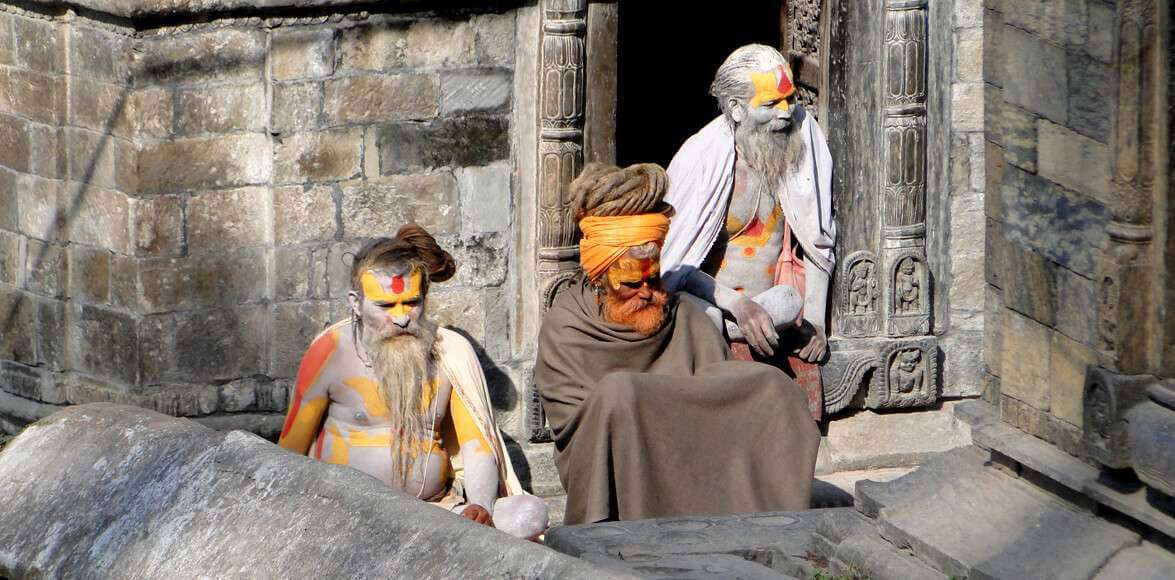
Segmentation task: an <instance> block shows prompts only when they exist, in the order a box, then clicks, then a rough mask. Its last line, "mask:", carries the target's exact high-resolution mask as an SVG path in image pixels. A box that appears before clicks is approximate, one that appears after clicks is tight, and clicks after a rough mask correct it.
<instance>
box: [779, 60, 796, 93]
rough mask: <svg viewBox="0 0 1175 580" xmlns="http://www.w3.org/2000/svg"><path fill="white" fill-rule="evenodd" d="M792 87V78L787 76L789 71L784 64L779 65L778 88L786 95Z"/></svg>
mask: <svg viewBox="0 0 1175 580" xmlns="http://www.w3.org/2000/svg"><path fill="white" fill-rule="evenodd" d="M792 88H793V87H792V84H791V79H789V78H787V72H785V71H784V70H783V65H779V86H778V87H776V90H778V91H779V92H780V93H782V94H785V95H786V94H788V93H789V92H790V91H791V90H792Z"/></svg>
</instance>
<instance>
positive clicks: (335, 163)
mask: <svg viewBox="0 0 1175 580" xmlns="http://www.w3.org/2000/svg"><path fill="white" fill-rule="evenodd" d="M362 159H363V132H362V130H360V129H358V128H356V129H343V130H332V131H322V132H314V133H294V134H290V135H283V136H281V137H280V138H278V139H277V140H276V143H275V145H274V161H273V179H274V182H275V183H299V184H301V183H306V182H318V181H340V180H344V179H352V178H355V177H358V176H359V174H360V172H361V171H362Z"/></svg>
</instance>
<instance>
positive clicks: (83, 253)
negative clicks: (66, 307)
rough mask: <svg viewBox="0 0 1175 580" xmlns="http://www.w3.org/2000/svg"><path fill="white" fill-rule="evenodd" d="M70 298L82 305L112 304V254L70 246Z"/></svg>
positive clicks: (74, 245)
mask: <svg viewBox="0 0 1175 580" xmlns="http://www.w3.org/2000/svg"><path fill="white" fill-rule="evenodd" d="M67 254H68V256H69V297H70V299H72V300H76V301H78V302H81V303H98V304H106V303H108V302H110V252H109V251H107V250H103V249H99V248H91V247H87V246H82V245H78V244H72V245H70V246H69V251H68V252H67Z"/></svg>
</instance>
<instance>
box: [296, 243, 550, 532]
mask: <svg viewBox="0 0 1175 580" xmlns="http://www.w3.org/2000/svg"><path fill="white" fill-rule="evenodd" d="M455 270H456V265H455V264H454V262H453V258H452V256H450V255H449V254H448V252H445V251H444V250H442V249H441V248H440V246H438V245H437V242H436V240H434V239H433V237H432V236H431V235H429V234H428V232H426V231H424V230H423V229H422V228H420V227H419V226H416V225H414V224H409V225H407V226H404V227H403V228H401V229H400V231H399V233H398V234H397V235H396V237H395V238H379V239H376V240H374V241H372V242H369V243H368V244H367V245H365V246H364V247H363V248H362V249H361V250H360V251H359V253H358V254H357V255H356V256H355V261H354V263H353V265H352V267H351V292H350V294H349V298H350V302H351V310H352V314H351V319H350V320H345V321H342V322H338V323H336V324H334V325H333V326H331V327H329V328H327V329H326V330H325V331H324V332H323V333H322V334H320V335H319V336H318V337H317V338H315V339H314V341H313V342H312V343H311V345H310V348H309V350H307V352H306V355H305V356H304V357H303V359H302V364H301V367H299V369H298V378H297V383H296V386H295V393H294V396H293V399H292V401H291V403H290V409H289V412H288V413H287V416H286V421H285V425H284V427H283V428H282V433H281V438H280V439H279V441H278V444H279V445H281V446H282V447H285V448H286V449H289V450H291V451H295V452H297V453H302V454H309V455H310V456H311V457H314V458H316V459H319V460H322V461H326V462H328V463H335V464H339V465H348V466H350V467H353V468H355V469H358V470H360V471H363V472H364V473H367V474H368V475H371V476H373V477H376V478H377V479H379V480H380V481H383V482H384V483H386V484H388V485H390V486H392V487H395V488H397V489H400V490H401V491H404V492H406V493H410V494H412V495H415V496H416V497H418V498H420V499H422V500H425V501H427V502H431V503H434V504H435V505H438V506H441V507H444V508H446V509H450V510H452V511H454V512H457V513H460V514H461V515H462V516H464V517H466V518H468V519H470V520H474V521H476V522H479V523H484V524H486V525H489V526H493V527H497V528H498V529H501V530H503V531H505V532H507V533H509V534H512V535H515V536H518V537H525V538H531V537H534V536H537V535H538V534H540V533H542V532H543V531H544V530H545V529H546V526H547V510H546V506H545V504H543V502H542V501H541V500H539V499H538V498H536V497H534V496H530V495H526V494H525V493H523V491H522V488H521V486H520V485H519V483H518V479H517V478H516V477H515V475H514V470H513V468H512V466H511V465H510V460H509V458H508V457H507V455H506V453H505V445H504V443H503V441H502V438H501V434H500V433H499V432H498V430H497V427H496V426H495V424H494V417H493V413H492V410H491V408H490V404H489V394H488V391H487V390H486V384H485V376H484V375H483V373H482V370H481V366H480V365H479V363H478V360H477V356H476V354H475V353H474V351H473V347H472V346H471V345H470V344H469V342H468V341H467V340H465V338H463V337H462V336H461V335H459V334H457V333H456V332H453V331H451V330H448V329H445V328H440V327H438V326H437V325H435V324H433V323H432V322H431V321H429V320H428V319H427V318H426V317H425V313H426V310H427V308H426V306H427V302H426V299H427V297H428V290H429V283H430V282H441V281H444V280H447V279H448V278H450V277H451V276H452V275H453V273H454V271H455Z"/></svg>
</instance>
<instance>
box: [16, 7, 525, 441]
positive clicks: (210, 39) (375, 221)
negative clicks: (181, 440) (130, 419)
mask: <svg viewBox="0 0 1175 580" xmlns="http://www.w3.org/2000/svg"><path fill="white" fill-rule="evenodd" d="M90 4H94V3H93V2H91V3H90ZM99 4H101V3H99ZM340 4H342V3H340ZM112 6H113V7H114V9H113V10H111V12H113V14H99V13H95V12H91V11H90V10H87V9H84V8H76V10H75V9H71V8H68V7H66V6H58V5H55V4H51V3H33V4H29V3H19V5H14V4H9V3H0V166H2V167H0V316H2V317H3V318H4V319H3V320H2V321H0V329H3V335H2V336H0V361H2V362H0V365H2V366H0V373H2V374H0V428H2V429H3V430H6V431H13V430H15V429H17V428H19V426H20V425H21V424H23V423H24V422H26V421H29V420H32V419H36V418H38V417H40V416H43V415H44V414H47V413H48V412H51V411H53V410H55V409H56V408H57V406H59V405H64V404H78V403H85V402H94V401H114V402H124V403H133V404H138V405H142V406H145V407H149V408H152V409H156V410H159V411H162V412H165V413H168V414H172V415H178V416H191V417H198V418H201V420H203V421H204V422H206V423H208V424H211V425H213V426H216V427H240V428H247V429H249V430H252V431H256V432H259V433H262V434H264V435H268V436H275V435H276V432H277V429H278V428H279V426H280V423H281V418H282V414H283V413H284V411H285V407H286V401H287V392H288V389H289V388H290V384H291V382H292V379H293V377H294V375H295V373H296V371H297V366H298V363H299V360H300V358H301V355H302V352H303V351H304V349H305V347H306V345H307V344H308V343H309V341H310V340H311V338H312V337H313V336H314V335H315V334H317V333H318V332H319V331H320V330H321V329H322V328H323V327H324V325H326V324H328V323H329V322H331V321H334V320H338V319H341V318H343V317H345V316H346V315H347V307H346V303H345V297H346V292H347V290H348V289H349V278H348V277H349V253H350V252H353V251H355V250H356V249H357V248H358V246H359V245H360V244H361V243H362V242H363V241H364V240H367V239H370V238H372V237H375V236H382V235H393V234H394V233H395V228H398V227H399V226H400V225H402V224H404V223H406V222H409V221H415V222H417V223H419V224H421V225H422V226H424V227H425V228H427V229H428V230H429V231H431V232H433V233H434V234H436V235H437V236H438V239H439V240H440V242H441V244H442V245H443V246H445V247H446V248H449V249H450V250H451V251H452V252H453V253H454V255H455V258H456V259H457V261H458V264H459V269H458V274H457V276H456V277H455V278H454V279H453V280H451V281H449V282H447V283H444V284H440V285H437V286H434V292H433V293H432V295H431V296H430V308H431V311H432V314H433V316H434V318H435V320H436V321H437V322H439V323H441V324H447V325H453V326H455V327H457V328H460V329H462V330H464V331H465V332H467V333H468V335H469V336H470V338H471V339H472V340H473V342H474V344H475V345H476V346H477V347H478V349H479V353H480V354H481V355H483V359H484V361H485V362H486V365H487V368H488V369H489V370H490V372H489V373H488V375H489V377H490V379H491V381H494V382H496V383H497V385H496V388H495V392H496V393H500V394H502V396H501V397H500V399H501V400H500V401H497V402H498V403H500V406H501V407H503V409H504V411H506V413H505V416H504V417H503V421H504V422H505V423H507V426H509V425H508V424H509V423H510V419H511V417H510V413H509V411H512V410H513V408H514V407H515V406H516V405H515V403H516V399H517V397H516V395H514V394H512V393H514V392H515V391H514V388H513V387H512V386H511V385H510V384H506V383H509V379H507V378H506V377H507V376H508V375H507V373H506V372H505V371H502V372H495V371H496V370H497V369H498V368H499V367H498V366H497V365H506V366H508V365H509V364H511V352H510V348H509V344H510V339H511V335H510V324H509V320H508V316H509V311H510V308H509V307H508V302H509V298H508V295H509V294H510V293H509V292H507V291H506V285H507V277H508V276H507V272H508V270H509V269H510V266H509V263H510V261H511V255H512V252H511V247H512V244H513V237H512V236H511V235H510V234H509V231H510V228H511V223H512V221H513V215H512V209H511V208H512V196H513V193H512V174H513V170H512V167H513V166H512V162H511V155H512V147H513V146H512V142H511V128H512V125H513V118H512V112H511V111H512V94H513V71H512V68H513V62H514V52H515V45H514V27H515V11H514V10H513V9H510V8H509V7H505V8H503V7H495V8H483V9H479V10H478V11H476V12H474V11H468V10H461V11H449V12H444V13H436V12H419V13H418V12H396V13H391V14H380V15H371V14H367V13H366V12H360V11H357V10H356V11H353V12H348V11H347V10H346V9H341V10H338V11H331V12H329V13H326V12H322V14H325V15H319V13H320V12H321V11H319V12H316V11H314V10H308V11H306V15H304V16H303V15H300V16H299V17H296V18H295V17H290V18H284V17H274V18H269V17H252V16H247V15H246V16H238V15H236V14H234V15H233V17H232V18H219V19H217V18H212V19H208V18H203V17H201V18H191V17H186V16H183V15H182V14H179V15H176V14H148V15H146V16H142V15H139V14H138V13H136V12H134V11H133V10H131V11H130V12H127V14H126V15H129V16H134V17H136V18H137V19H136V20H134V21H133V22H132V21H130V20H125V19H124V18H123V16H122V15H119V10H118V7H119V6H120V5H119V4H118V3H113V4H112ZM396 8H397V9H401V10H408V9H411V10H419V9H420V8H421V7H420V6H419V5H416V7H415V8H403V7H399V6H397V7H396ZM140 16H142V18H139V17H140Z"/></svg>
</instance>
